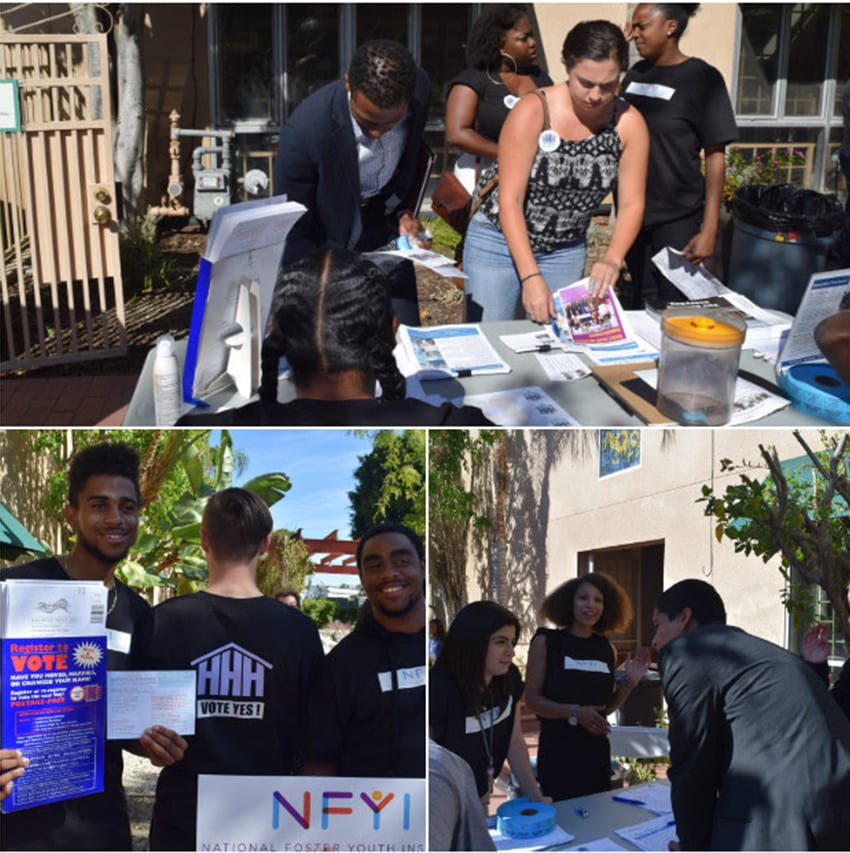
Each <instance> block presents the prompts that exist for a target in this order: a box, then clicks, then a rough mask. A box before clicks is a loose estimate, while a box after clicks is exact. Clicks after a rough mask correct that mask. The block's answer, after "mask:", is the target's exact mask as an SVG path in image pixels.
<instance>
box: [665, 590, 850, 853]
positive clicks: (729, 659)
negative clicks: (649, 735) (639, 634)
mask: <svg viewBox="0 0 850 853" xmlns="http://www.w3.org/2000/svg"><path fill="white" fill-rule="evenodd" d="M653 624H654V625H655V635H654V637H653V645H654V646H655V647H656V648H657V649H659V651H660V654H659V656H658V667H659V670H660V672H661V684H662V687H663V689H664V698H665V699H666V700H667V706H668V712H669V717H670V760H671V767H670V770H669V772H668V778H669V780H670V784H671V786H672V799H673V813H674V816H675V818H676V831H677V833H678V837H679V844H680V845H681V849H683V850H817V849H820V850H846V849H847V845H848V842H850V722H848V720H847V719H846V718H845V717H844V715H843V714H842V712H841V710H840V708H839V707H838V705H837V704H836V703H835V702H833V701H832V699H831V698H830V696H829V693H828V691H827V690H826V688H825V687H824V685H823V684H822V683H821V682H820V680H819V679H818V677H817V675H816V674H815V673H814V672H812V670H811V668H810V667H809V666H807V665H806V663H805V662H803V661H801V660H800V659H799V658H798V657H797V656H795V655H792V654H791V653H790V652H787V651H786V650H785V649H782V648H780V647H779V646H776V645H774V644H773V643H769V642H767V641H766V640H762V639H759V638H758V637H754V636H752V635H751V634H747V633H746V632H745V631H742V630H740V629H739V628H732V627H729V626H727V625H726V611H725V608H724V606H723V601H722V600H721V598H720V596H719V595H718V594H717V591H716V590H715V589H714V587H712V586H711V585H710V584H708V583H706V582H705V581H701V580H684V581H680V582H679V583H677V584H674V585H673V586H671V587H670V588H669V589H667V590H665V591H664V592H663V593H662V594H661V596H660V597H659V599H658V602H657V604H656V606H655V613H654V614H653Z"/></svg>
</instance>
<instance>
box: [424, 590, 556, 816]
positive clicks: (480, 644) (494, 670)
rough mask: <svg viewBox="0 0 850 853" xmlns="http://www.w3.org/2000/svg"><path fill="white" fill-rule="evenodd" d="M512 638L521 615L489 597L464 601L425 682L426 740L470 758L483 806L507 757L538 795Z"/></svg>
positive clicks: (526, 791) (529, 792)
mask: <svg viewBox="0 0 850 853" xmlns="http://www.w3.org/2000/svg"><path fill="white" fill-rule="evenodd" d="M518 638H519V620H518V619H517V617H516V616H515V615H514V614H513V613H512V612H511V611H510V610H508V609H506V608H505V607H502V605H500V604H497V603H496V602H495V601H476V602H473V603H472V604H468V605H467V606H466V607H464V608H463V609H462V610H461V611H460V612H459V613H458V614H457V616H455V618H454V621H453V622H452V624H451V625H450V626H449V630H448V632H447V633H446V636H445V639H444V640H443V648H442V649H441V651H440V654H439V656H438V658H437V662H436V663H435V664H434V666H433V667H432V669H431V675H430V678H429V682H428V697H429V699H428V701H429V715H428V722H429V725H430V731H431V738H432V739H433V740H435V741H436V742H437V743H438V744H440V745H441V746H443V747H445V748H446V749H449V750H451V751H452V752H454V753H455V754H456V755H459V756H460V757H461V758H463V759H464V760H465V761H466V763H467V764H469V766H470V767H471V768H472V773H473V775H474V777H475V782H476V785H477V786H478V796H479V797H480V798H481V801H482V804H483V805H484V806H485V807H486V806H487V803H488V802H489V799H490V794H491V793H492V792H493V780H494V779H495V778H496V777H497V776H498V775H499V772H500V771H501V769H502V765H503V764H504V762H505V759H506V758H507V760H508V761H509V763H510V765H511V770H512V771H513V774H514V776H515V777H516V779H517V781H518V782H519V786H520V791H521V792H522V793H523V795H524V796H527V797H529V798H530V799H532V800H538V801H540V800H542V799H544V798H543V795H542V794H541V793H540V788H539V787H538V785H537V782H536V781H535V779H534V774H533V773H532V771H531V762H530V761H529V758H528V749H527V748H526V745H525V739H524V738H523V735H522V729H521V727H520V717H519V714H518V713H517V705H518V703H519V700H520V698H521V697H522V676H521V675H520V672H519V670H518V669H517V667H516V666H515V665H514V663H513V658H514V645H515V643H516V641H517V639H518Z"/></svg>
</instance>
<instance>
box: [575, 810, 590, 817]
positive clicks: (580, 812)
mask: <svg viewBox="0 0 850 853" xmlns="http://www.w3.org/2000/svg"><path fill="white" fill-rule="evenodd" d="M576 814H577V815H578V816H579V817H589V816H590V812H589V811H588V810H587V809H576Z"/></svg>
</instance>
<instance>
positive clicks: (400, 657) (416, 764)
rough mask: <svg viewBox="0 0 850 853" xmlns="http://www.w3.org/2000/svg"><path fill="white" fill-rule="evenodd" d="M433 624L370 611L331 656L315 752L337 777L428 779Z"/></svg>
mask: <svg viewBox="0 0 850 853" xmlns="http://www.w3.org/2000/svg"><path fill="white" fill-rule="evenodd" d="M426 669H427V667H426V662H425V629H424V627H423V628H422V630H421V631H416V632H415V633H413V634H404V633H398V632H393V631H387V630H386V629H385V628H383V627H382V626H381V625H379V624H378V623H377V622H376V621H375V619H374V617H373V616H372V615H371V613H367V614H365V615H364V617H363V618H362V619H361V621H360V622H359V623H358V625H357V626H356V627H355V629H354V630H353V631H352V632H351V633H350V634H349V635H348V636H347V637H344V638H343V639H342V640H340V642H339V643H337V645H336V646H335V647H334V648H333V649H332V650H331V652H330V653H329V654H328V656H327V657H326V658H325V662H324V666H323V668H322V674H321V677H320V678H319V679H318V681H317V683H316V690H315V691H314V693H313V696H312V698H311V701H310V756H311V758H312V759H313V760H314V761H318V762H322V763H331V764H333V765H334V766H335V768H336V770H335V773H336V775H337V776H376V777H404V778H424V776H425V680H426Z"/></svg>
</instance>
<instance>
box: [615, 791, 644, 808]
mask: <svg viewBox="0 0 850 853" xmlns="http://www.w3.org/2000/svg"><path fill="white" fill-rule="evenodd" d="M611 799H612V800H616V801H617V802H618V803H632V804H634V805H636V806H645V805H646V803H645V802H644V801H643V800H636V799H633V798H632V797H626V796H617V795H616V794H615V795H614V796H613V797H611Z"/></svg>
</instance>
